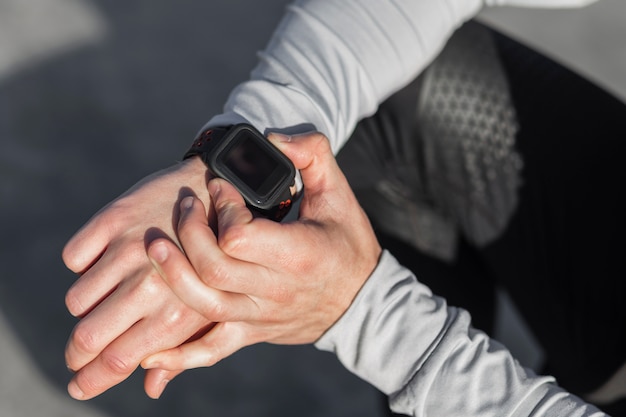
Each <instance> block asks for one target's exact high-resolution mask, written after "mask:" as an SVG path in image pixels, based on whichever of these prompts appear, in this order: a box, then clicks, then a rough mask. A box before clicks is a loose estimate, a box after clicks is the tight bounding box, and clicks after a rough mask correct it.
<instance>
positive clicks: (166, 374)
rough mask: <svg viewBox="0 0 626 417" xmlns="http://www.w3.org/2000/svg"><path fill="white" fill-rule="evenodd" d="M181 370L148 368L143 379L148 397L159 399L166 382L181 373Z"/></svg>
mask: <svg viewBox="0 0 626 417" xmlns="http://www.w3.org/2000/svg"><path fill="white" fill-rule="evenodd" d="M183 372H184V371H183V370H176V371H168V370H165V369H148V370H146V375H145V378H144V381H143V387H144V390H145V391H146V394H148V397H150V398H153V399H155V400H156V399H159V398H160V397H161V395H162V394H163V391H164V390H165V387H166V386H167V384H168V383H169V382H170V381H172V380H173V379H174V378H176V377H177V376H178V375H180V374H182V373H183Z"/></svg>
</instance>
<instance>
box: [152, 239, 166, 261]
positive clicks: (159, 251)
mask: <svg viewBox="0 0 626 417" xmlns="http://www.w3.org/2000/svg"><path fill="white" fill-rule="evenodd" d="M168 256H169V250H168V249H167V246H165V244H164V243H162V242H158V243H155V244H154V245H152V246H151V247H150V258H152V259H153V260H154V261H155V262H157V263H160V264H161V263H163V262H165V261H166V260H167V257H168Z"/></svg>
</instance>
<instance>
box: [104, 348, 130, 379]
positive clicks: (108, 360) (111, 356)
mask: <svg viewBox="0 0 626 417" xmlns="http://www.w3.org/2000/svg"><path fill="white" fill-rule="evenodd" d="M101 360H102V366H103V367H104V369H105V370H106V371H108V372H109V373H111V374H113V375H116V376H125V375H128V374H130V373H131V372H133V371H134V370H135V368H136V366H137V365H136V364H135V363H134V362H133V361H132V360H131V359H130V358H128V357H124V356H121V355H119V354H117V353H116V352H111V351H104V352H102V357H101Z"/></svg>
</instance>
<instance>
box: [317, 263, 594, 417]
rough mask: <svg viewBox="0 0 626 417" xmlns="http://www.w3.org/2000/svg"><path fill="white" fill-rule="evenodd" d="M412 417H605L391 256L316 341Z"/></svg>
mask: <svg viewBox="0 0 626 417" xmlns="http://www.w3.org/2000/svg"><path fill="white" fill-rule="evenodd" d="M316 347H317V348H319V349H321V350H327V351H331V352H334V353H335V354H336V355H337V357H338V358H339V360H340V361H341V363H342V364H343V365H344V366H345V367H346V368H347V369H349V370H350V371H351V372H353V373H355V374H356V375H358V376H359V377H361V378H362V379H364V380H365V381H367V382H369V383H371V384H372V385H374V386H376V387H377V388H378V389H380V390H381V391H382V392H384V393H385V394H387V395H389V396H390V403H391V407H392V409H393V410H394V411H395V412H398V413H402V414H408V415H415V416H418V415H419V416H442V417H451V416H464V417H472V416H480V417H488V416H494V417H496V416H498V417H501V416H563V417H565V416H567V417H573V416H577V417H581V416H594V417H597V416H604V414H603V413H601V412H600V411H598V410H597V409H596V408H595V407H593V406H591V405H589V404H586V403H584V402H583V401H582V400H581V399H579V398H578V397H575V396H573V395H571V394H568V393H567V392H565V391H563V390H562V389H561V388H559V387H558V386H557V385H556V384H555V382H554V379H553V378H552V377H546V376H536V375H535V374H534V373H533V372H532V371H530V370H528V369H524V368H523V367H522V366H521V365H519V363H518V362H517V361H516V360H515V359H514V358H513V357H512V356H511V354H510V353H509V352H508V350H507V349H506V348H505V347H504V346H502V345H501V344H499V343H498V342H496V341H494V340H490V339H489V338H488V337H487V336H486V335H485V334H484V333H482V332H480V331H477V330H475V329H473V328H472V327H471V325H470V316H469V314H468V313H467V312H466V311H464V310H461V309H457V308H454V307H450V306H448V305H447V304H446V302H445V301H444V300H443V299H442V298H439V297H436V296H434V295H433V294H432V293H431V291H430V290H429V289H428V288H427V287H426V286H424V285H423V284H421V283H419V282H418V281H417V279H416V278H415V276H414V275H413V274H412V273H411V272H410V271H409V270H407V269H406V268H404V267H402V266H401V265H399V264H398V262H397V261H396V260H395V258H393V256H392V255H390V254H389V253H388V252H386V251H385V252H384V253H383V255H382V257H381V260H380V262H379V264H378V266H377V268H376V270H375V271H374V273H373V274H372V276H371V277H370V278H369V280H368V281H367V282H366V283H365V285H364V286H363V288H362V289H361V291H360V292H359V294H358V295H357V297H356V298H355V301H354V302H353V304H352V305H351V307H350V308H349V309H348V311H347V312H346V313H345V314H344V315H343V317H341V319H340V320H339V321H338V322H337V323H335V325H334V326H333V327H331V328H330V329H329V330H328V331H327V332H326V333H325V334H324V335H323V336H322V337H321V338H320V339H319V340H318V341H317V343H316Z"/></svg>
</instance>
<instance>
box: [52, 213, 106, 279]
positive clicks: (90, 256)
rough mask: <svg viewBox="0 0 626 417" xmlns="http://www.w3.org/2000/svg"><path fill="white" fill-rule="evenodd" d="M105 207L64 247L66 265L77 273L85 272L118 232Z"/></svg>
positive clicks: (63, 253)
mask: <svg viewBox="0 0 626 417" xmlns="http://www.w3.org/2000/svg"><path fill="white" fill-rule="evenodd" d="M109 207H110V206H107V207H105V208H104V209H102V210H101V211H100V212H98V213H96V214H95V215H94V216H93V217H92V218H91V219H90V220H89V221H88V222H87V223H86V224H85V225H84V226H83V227H81V228H80V229H79V230H78V232H76V233H75V234H74V236H72V238H71V239H70V240H69V241H68V242H67V243H66V245H65V247H64V248H63V252H62V255H61V256H62V258H63V262H64V263H65V265H66V266H67V267H68V268H69V269H70V270H71V271H72V272H75V273H77V274H80V273H83V272H84V271H86V270H87V269H88V268H89V267H90V266H91V265H93V264H94V262H96V260H97V259H98V258H99V257H100V255H102V253H104V251H105V249H106V247H107V245H108V244H109V242H110V241H111V238H112V236H114V235H115V234H116V233H117V229H116V228H115V223H114V222H111V221H110V218H112V217H111V216H109V215H108V214H107V209H108V208H109Z"/></svg>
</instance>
